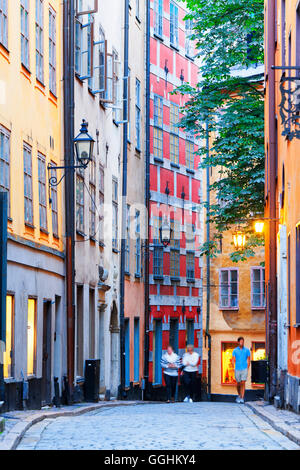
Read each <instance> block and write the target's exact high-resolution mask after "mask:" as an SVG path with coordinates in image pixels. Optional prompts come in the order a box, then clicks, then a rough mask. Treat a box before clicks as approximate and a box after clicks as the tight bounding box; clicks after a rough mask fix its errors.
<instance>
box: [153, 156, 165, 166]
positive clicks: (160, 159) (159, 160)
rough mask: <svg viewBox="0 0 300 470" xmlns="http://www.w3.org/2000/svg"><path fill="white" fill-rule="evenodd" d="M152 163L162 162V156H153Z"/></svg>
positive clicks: (161, 163)
mask: <svg viewBox="0 0 300 470" xmlns="http://www.w3.org/2000/svg"><path fill="white" fill-rule="evenodd" d="M153 161H154V163H159V164H160V165H163V164H164V161H163V159H162V158H158V157H154V158H153Z"/></svg>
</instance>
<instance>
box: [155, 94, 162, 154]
mask: <svg viewBox="0 0 300 470" xmlns="http://www.w3.org/2000/svg"><path fill="white" fill-rule="evenodd" d="M153 155H154V157H156V158H160V159H161V160H162V159H163V98H162V97H161V96H158V95H155V96H154V129H153Z"/></svg>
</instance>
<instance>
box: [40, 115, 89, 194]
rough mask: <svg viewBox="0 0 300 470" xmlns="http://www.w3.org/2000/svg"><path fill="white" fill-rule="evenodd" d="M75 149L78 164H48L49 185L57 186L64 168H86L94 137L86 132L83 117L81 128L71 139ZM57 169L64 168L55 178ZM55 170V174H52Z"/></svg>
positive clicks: (64, 174)
mask: <svg viewBox="0 0 300 470" xmlns="http://www.w3.org/2000/svg"><path fill="white" fill-rule="evenodd" d="M73 142H74V146H75V151H76V159H77V162H78V165H69V166H56V165H52V164H51V163H49V164H48V166H47V168H48V172H49V174H50V176H49V187H55V186H58V185H59V183H61V181H62V180H63V179H64V177H65V176H66V170H75V169H76V168H81V169H83V170H84V169H85V168H87V166H88V164H89V163H90V161H92V158H93V150H94V143H95V141H94V139H93V138H92V137H91V136H90V135H89V133H88V123H87V122H86V121H85V120H84V119H83V120H82V123H81V129H80V132H79V134H78V135H77V137H75V139H74V140H73ZM57 170H65V172H64V173H63V175H62V176H61V178H59V179H58V178H57V174H56V171H57ZM54 172H55V174H54Z"/></svg>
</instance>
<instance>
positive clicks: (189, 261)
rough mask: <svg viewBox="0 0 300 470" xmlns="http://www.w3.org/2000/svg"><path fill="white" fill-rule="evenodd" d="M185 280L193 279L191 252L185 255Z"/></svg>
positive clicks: (193, 255) (193, 266) (193, 263)
mask: <svg viewBox="0 0 300 470" xmlns="http://www.w3.org/2000/svg"><path fill="white" fill-rule="evenodd" d="M186 278H187V279H188V280H194V279H195V253H194V252H191V251H188V252H187V253H186Z"/></svg>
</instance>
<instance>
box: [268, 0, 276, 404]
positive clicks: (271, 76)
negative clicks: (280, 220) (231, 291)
mask: <svg viewBox="0 0 300 470" xmlns="http://www.w3.org/2000/svg"><path fill="white" fill-rule="evenodd" d="M272 65H275V6H274V1H272V0H268V18H267V74H268V82H269V87H268V91H269V93H268V101H267V106H268V115H269V133H268V135H267V139H268V144H269V168H266V171H267V172H269V176H270V178H269V181H270V188H267V189H268V199H269V201H268V206H267V209H268V211H267V213H266V217H270V218H271V220H270V223H269V224H268V225H269V228H268V232H269V233H268V239H269V240H268V241H269V243H268V246H267V250H268V259H269V266H268V269H269V273H268V279H269V285H268V289H267V293H268V294H267V308H266V321H267V323H266V324H267V325H268V328H267V338H266V340H267V350H268V357H269V384H268V385H269V386H268V397H267V398H268V399H269V400H270V401H272V400H273V398H274V396H275V395H276V393H277V222H276V215H277V211H276V168H277V162H276V158H277V152H276V110H275V86H276V83H275V70H273V69H272Z"/></svg>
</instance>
